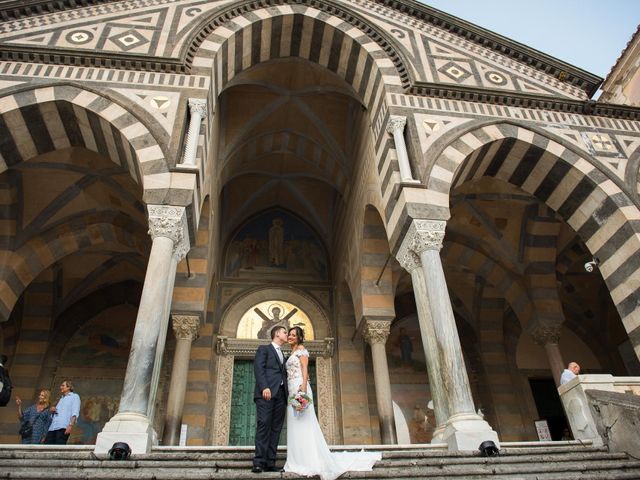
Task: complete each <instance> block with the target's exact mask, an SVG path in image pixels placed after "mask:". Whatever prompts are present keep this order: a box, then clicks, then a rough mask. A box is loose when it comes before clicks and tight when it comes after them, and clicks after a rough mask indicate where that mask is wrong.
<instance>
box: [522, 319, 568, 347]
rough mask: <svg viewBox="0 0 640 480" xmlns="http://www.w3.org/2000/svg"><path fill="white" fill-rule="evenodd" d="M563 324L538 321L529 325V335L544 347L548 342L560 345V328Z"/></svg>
mask: <svg viewBox="0 0 640 480" xmlns="http://www.w3.org/2000/svg"><path fill="white" fill-rule="evenodd" d="M561 328H562V325H561V324H559V323H551V322H536V323H535V324H534V325H532V326H531V327H529V329H528V330H529V335H531V338H533V341H534V342H536V344H538V345H540V346H541V347H544V346H545V345H547V344H553V345H558V343H559V342H560V329H561Z"/></svg>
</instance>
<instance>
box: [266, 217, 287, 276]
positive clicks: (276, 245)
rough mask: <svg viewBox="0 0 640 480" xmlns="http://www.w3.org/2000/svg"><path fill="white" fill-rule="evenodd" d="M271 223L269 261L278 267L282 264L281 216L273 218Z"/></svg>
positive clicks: (282, 235) (282, 237)
mask: <svg viewBox="0 0 640 480" xmlns="http://www.w3.org/2000/svg"><path fill="white" fill-rule="evenodd" d="M272 223H273V225H272V227H271V228H270V229H269V263H270V264H271V265H272V266H275V267H279V266H280V265H284V228H282V219H281V218H274V219H273V222H272Z"/></svg>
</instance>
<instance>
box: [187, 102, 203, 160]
mask: <svg viewBox="0 0 640 480" xmlns="http://www.w3.org/2000/svg"><path fill="white" fill-rule="evenodd" d="M189 113H190V115H191V119H190V120H189V129H188V130H187V137H186V139H185V145H184V157H183V158H182V165H187V166H194V165H195V164H196V154H197V152H198V138H200V125H201V124H202V119H203V118H205V117H206V116H207V101H206V100H203V99H200V98H190V99H189Z"/></svg>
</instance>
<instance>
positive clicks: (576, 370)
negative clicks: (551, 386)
mask: <svg viewBox="0 0 640 480" xmlns="http://www.w3.org/2000/svg"><path fill="white" fill-rule="evenodd" d="M578 375H580V365H578V364H577V363H576V362H571V363H569V365H567V368H565V369H564V372H562V375H560V385H564V384H565V383H567V382H570V381H571V380H573V379H574V378H576V377H577V376H578Z"/></svg>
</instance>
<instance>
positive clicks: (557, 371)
mask: <svg viewBox="0 0 640 480" xmlns="http://www.w3.org/2000/svg"><path fill="white" fill-rule="evenodd" d="M561 328H562V326H561V325H560V324H556V323H543V322H536V323H535V324H534V325H533V326H532V327H530V329H529V334H530V335H531V337H532V338H533V341H534V342H536V344H538V345H540V346H541V347H544V349H545V351H546V352H547V360H548V361H549V368H550V369H551V375H552V376H553V381H554V382H556V387H559V386H560V376H561V375H562V371H563V370H564V367H565V365H566V364H565V363H564V360H563V359H562V353H560V347H559V344H560V329H561Z"/></svg>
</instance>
